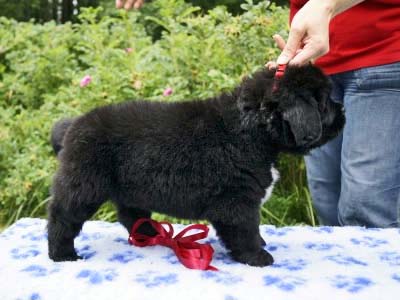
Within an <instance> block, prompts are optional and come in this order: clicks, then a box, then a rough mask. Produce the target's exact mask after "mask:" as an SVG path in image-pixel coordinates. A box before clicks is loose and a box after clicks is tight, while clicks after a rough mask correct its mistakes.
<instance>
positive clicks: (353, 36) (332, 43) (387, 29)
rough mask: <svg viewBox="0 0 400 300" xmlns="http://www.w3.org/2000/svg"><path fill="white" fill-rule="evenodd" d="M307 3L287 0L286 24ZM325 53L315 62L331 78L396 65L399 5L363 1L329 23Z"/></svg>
mask: <svg viewBox="0 0 400 300" xmlns="http://www.w3.org/2000/svg"><path fill="white" fill-rule="evenodd" d="M306 2H307V0H290V21H291V20H292V19H293V16H294V15H295V14H296V13H297V11H298V10H299V9H300V8H301V7H302V6H303V5H304V4H305V3H306ZM329 47H330V50H329V53H328V54H326V55H324V56H322V57H321V58H319V59H318V60H317V61H316V64H317V65H318V66H320V67H321V68H322V69H323V70H324V71H325V73H327V74H335V73H340V72H344V71H349V70H355V69H359V68H363V67H371V66H377V65H383V64H389V63H394V62H398V61H400V1H399V0H366V1H364V2H361V3H360V4H358V5H356V6H353V7H352V8H350V9H348V10H346V11H344V12H343V13H341V14H339V15H337V16H336V17H335V18H333V19H332V21H331V23H330V27H329Z"/></svg>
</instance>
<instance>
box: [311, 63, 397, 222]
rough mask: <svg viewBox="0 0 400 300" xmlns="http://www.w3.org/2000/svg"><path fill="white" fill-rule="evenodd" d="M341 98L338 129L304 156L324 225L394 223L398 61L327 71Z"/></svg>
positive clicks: (334, 95)
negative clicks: (342, 115) (343, 115)
mask: <svg viewBox="0 0 400 300" xmlns="http://www.w3.org/2000/svg"><path fill="white" fill-rule="evenodd" d="M331 79H332V82H333V91H332V95H331V97H332V100H334V101H338V102H341V103H343V104H344V107H345V110H346V125H345V127H344V130H343V133H342V134H341V135H340V136H338V137H337V138H336V139H334V140H333V141H331V142H329V143H328V144H326V145H324V146H323V147H321V148H318V149H315V150H313V151H312V152H311V153H310V155H308V156H306V158H305V160H306V166H307V177H308V184H309V188H310V191H311V196H312V198H313V202H314V206H315V209H316V211H317V214H318V217H319V220H320V222H321V223H322V224H324V225H332V226H335V225H337V226H338V225H359V226H367V227H398V226H399V224H400V62H397V63H393V64H388V65H381V66H376V67H368V68H362V69H358V70H355V71H349V72H343V73H339V74H335V75H332V76H331Z"/></svg>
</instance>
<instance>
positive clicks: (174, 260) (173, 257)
mask: <svg viewBox="0 0 400 300" xmlns="http://www.w3.org/2000/svg"><path fill="white" fill-rule="evenodd" d="M162 259H165V260H166V261H167V262H168V263H170V264H171V265H177V264H180V261H179V259H178V258H177V257H176V254H175V253H169V254H167V255H165V256H163V257H162Z"/></svg>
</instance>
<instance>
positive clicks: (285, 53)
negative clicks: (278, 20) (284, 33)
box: [277, 28, 305, 64]
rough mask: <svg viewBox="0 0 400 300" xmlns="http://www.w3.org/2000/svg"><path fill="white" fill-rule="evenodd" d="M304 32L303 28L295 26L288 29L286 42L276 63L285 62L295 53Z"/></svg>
mask: <svg viewBox="0 0 400 300" xmlns="http://www.w3.org/2000/svg"><path fill="white" fill-rule="evenodd" d="M304 33H305V32H304V31H303V30H301V29H297V28H292V29H291V30H290V32H289V37H288V40H287V43H286V45H285V47H284V48H283V50H282V53H281V55H279V57H278V59H277V63H278V64H287V63H288V62H289V61H290V60H291V59H292V58H293V57H294V56H295V55H296V51H297V50H298V49H299V47H300V45H301V42H302V39H303V37H304Z"/></svg>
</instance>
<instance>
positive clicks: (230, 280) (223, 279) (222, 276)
mask: <svg viewBox="0 0 400 300" xmlns="http://www.w3.org/2000/svg"><path fill="white" fill-rule="evenodd" d="M201 277H202V278H205V279H209V280H213V281H215V282H216V283H221V284H224V285H233V284H236V283H238V282H241V281H242V280H243V279H242V278H241V277H239V276H236V275H232V274H230V273H228V272H223V271H218V272H214V271H205V272H202V273H201Z"/></svg>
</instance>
